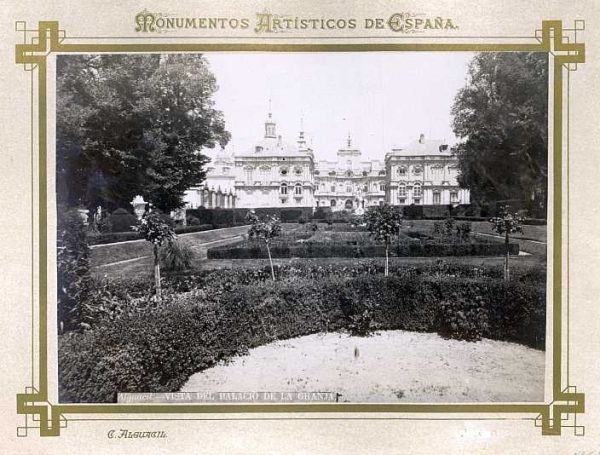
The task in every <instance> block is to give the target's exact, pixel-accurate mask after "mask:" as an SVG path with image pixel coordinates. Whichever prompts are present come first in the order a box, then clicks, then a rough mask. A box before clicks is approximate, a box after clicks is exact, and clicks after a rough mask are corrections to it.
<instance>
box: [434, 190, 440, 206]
mask: <svg viewBox="0 0 600 455" xmlns="http://www.w3.org/2000/svg"><path fill="white" fill-rule="evenodd" d="M441 202H442V197H441V195H440V192H439V191H434V192H433V203H434V204H440V203H441Z"/></svg>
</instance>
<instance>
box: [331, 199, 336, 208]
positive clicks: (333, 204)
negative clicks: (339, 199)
mask: <svg viewBox="0 0 600 455" xmlns="http://www.w3.org/2000/svg"><path fill="white" fill-rule="evenodd" d="M331 206H332V207H335V199H332V200H331Z"/></svg>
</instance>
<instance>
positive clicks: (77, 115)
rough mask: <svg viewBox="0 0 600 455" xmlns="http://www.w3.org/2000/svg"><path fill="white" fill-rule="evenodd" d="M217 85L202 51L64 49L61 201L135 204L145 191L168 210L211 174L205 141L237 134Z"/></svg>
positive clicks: (60, 103) (218, 141)
mask: <svg viewBox="0 0 600 455" xmlns="http://www.w3.org/2000/svg"><path fill="white" fill-rule="evenodd" d="M217 89H218V87H217V84H216V80H215V77H214V76H213V74H212V73H211V72H210V69H209V67H208V63H207V61H206V60H205V59H204V57H203V56H201V55H198V54H184V55H176V54H168V55H158V54H144V55H115V54H109V55H79V56H59V58H58V63H57V95H58V96H57V113H58V115H57V182H58V188H57V189H58V198H59V201H60V202H64V203H67V204H69V205H71V206H73V205H85V206H87V207H89V208H95V207H97V206H98V205H102V206H104V207H107V208H110V209H112V208H116V207H127V206H128V204H129V202H130V201H131V200H132V199H133V197H134V196H136V195H141V196H143V197H144V199H146V200H147V201H150V202H152V203H153V204H154V205H155V206H156V207H158V208H159V209H161V210H162V211H164V212H167V213H168V212H169V211H170V210H172V209H174V208H178V207H181V206H182V205H183V202H182V197H183V194H184V192H185V190H186V189H188V188H189V187H191V186H194V185H198V184H200V183H201V182H202V181H203V180H204V179H205V176H206V173H205V169H204V166H205V164H206V163H207V162H208V158H207V157H205V156H204V155H202V154H201V153H200V152H199V151H200V150H201V149H202V148H203V147H209V148H212V147H214V146H215V145H217V144H219V145H221V146H224V145H225V144H226V143H227V142H228V140H229V137H230V135H229V133H228V132H227V131H226V130H225V122H224V119H223V115H222V113H221V112H220V111H218V110H216V109H215V108H214V101H213V98H212V97H213V95H214V93H215V92H216V90H217Z"/></svg>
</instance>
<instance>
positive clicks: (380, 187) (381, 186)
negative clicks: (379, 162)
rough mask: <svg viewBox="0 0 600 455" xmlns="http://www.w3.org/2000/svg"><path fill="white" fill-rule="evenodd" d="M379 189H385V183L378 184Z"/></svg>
mask: <svg viewBox="0 0 600 455" xmlns="http://www.w3.org/2000/svg"><path fill="white" fill-rule="evenodd" d="M379 191H385V183H380V184H379Z"/></svg>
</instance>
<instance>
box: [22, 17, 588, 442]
mask: <svg viewBox="0 0 600 455" xmlns="http://www.w3.org/2000/svg"><path fill="white" fill-rule="evenodd" d="M16 25H17V26H16V30H17V31H18V32H23V33H24V36H25V44H18V45H16V63H17V64H23V65H24V68H25V70H26V71H30V72H31V73H32V74H31V77H32V99H31V103H32V104H31V108H32V113H31V119H32V125H31V131H32V133H33V132H36V133H37V134H36V135H35V137H33V136H32V138H31V140H32V150H31V152H32V160H33V162H35V163H37V173H38V174H37V175H35V174H34V175H32V178H33V181H34V182H33V187H34V188H37V195H34V196H37V199H36V200H35V202H36V205H37V213H35V214H34V219H32V222H34V220H35V222H36V226H34V229H33V232H34V233H35V239H32V240H34V242H33V245H37V248H33V247H32V249H33V255H34V258H32V264H34V265H35V264H36V262H37V264H38V265H37V266H35V267H34V270H32V272H33V276H37V284H36V286H37V295H35V296H34V295H32V298H33V302H32V310H33V311H34V312H33V314H32V315H31V316H32V318H33V319H32V329H34V331H35V333H34V334H32V350H33V352H32V384H31V386H29V387H26V388H25V393H22V394H18V395H17V412H18V413H19V414H23V415H25V418H26V424H25V426H23V427H19V428H18V429H17V434H18V435H19V436H26V435H27V434H28V429H31V428H39V430H40V435H41V436H59V435H60V431H61V428H64V427H66V424H67V421H68V417H69V416H73V420H75V419H76V416H78V415H84V416H91V415H94V414H102V415H105V416H106V415H119V414H139V415H144V416H148V418H149V419H151V418H152V417H150V416H156V415H164V414H168V415H175V414H181V415H184V414H185V415H193V414H199V415H203V416H207V415H210V414H243V413H251V414H255V415H256V414H273V413H278V414H285V413H320V414H321V416H323V414H331V413H336V414H339V413H359V414H372V413H385V414H391V413H398V414H404V415H416V414H420V415H421V416H424V415H427V416H428V417H429V416H430V418H432V419H435V418H436V417H437V416H439V417H440V418H441V417H443V414H446V415H449V414H451V415H452V416H453V417H455V418H461V416H462V417H464V418H472V417H477V416H480V415H485V414H506V415H511V416H514V415H520V416H522V417H520V418H522V419H527V420H535V423H536V426H538V425H539V426H540V427H541V429H542V434H544V435H560V434H561V429H562V427H574V429H575V434H578V435H581V434H583V427H581V426H578V425H577V423H576V420H575V416H576V414H578V413H583V412H584V395H583V393H581V392H577V391H576V389H575V387H574V386H572V385H571V384H570V381H569V378H568V349H569V346H568V317H565V315H566V314H568V287H567V286H566V283H565V280H564V275H563V268H567V273H568V255H567V254H565V249H564V245H565V238H566V240H567V252H568V230H567V229H565V225H566V224H568V219H567V218H566V217H565V214H566V213H568V211H567V210H565V209H568V186H566V187H565V181H567V183H568V175H565V172H564V169H565V163H566V169H567V172H568V142H566V141H568V130H567V126H568V117H567V111H568V84H567V80H568V72H570V71H574V70H576V69H577V64H578V63H584V62H585V48H584V45H583V44H582V43H577V42H569V41H570V40H569V39H568V37H566V36H565V33H567V32H570V31H572V32H574V33H575V34H576V32H577V31H578V30H583V21H576V23H575V28H574V29H563V27H562V22H561V21H543V23H542V29H541V31H540V34H539V35H538V33H537V32H536V35H535V37H533V38H534V41H536V40H537V42H531V43H525V44H514V43H511V44H507V43H504V44H478V43H476V42H474V43H472V44H468V43H462V42H461V43H446V42H444V43H435V39H436V38H433V37H432V38H431V41H430V42H418V43H414V42H410V43H409V42H403V41H402V40H400V39H398V40H396V41H394V42H391V43H372V44H371V43H364V42H361V43H357V44H353V43H343V44H341V43H340V44H292V43H285V44H274V43H272V42H269V43H268V44H267V43H264V44H263V43H227V44H217V43H210V44H208V43H206V44H202V43H201V44H198V43H189V42H187V43H186V42H185V41H186V40H185V39H182V41H183V42H182V43H177V44H173V43H164V44H162V43H156V42H152V43H143V42H142V43H127V44H123V43H113V44H110V43H106V42H105V41H106V40H103V42H102V43H99V44H96V43H95V44H88V43H86V44H77V43H72V42H71V41H77V39H76V38H69V39H67V38H66V34H65V33H64V31H61V30H59V24H58V22H57V21H42V22H39V25H38V30H27V27H26V24H25V23H24V22H17V24H16ZM507 38H510V37H507ZM29 39H31V41H28V40H29ZM171 39H174V38H171ZM240 40H241V39H240ZM426 41H429V40H426ZM474 41H476V40H475V39H474ZM210 51H237V52H243V51H255V52H256V51H260V52H370V51H393V52H403V51H444V52H452V51H455V52H456V51H479V52H485V51H488V52H514V51H526V52H546V53H548V54H549V55H550V56H551V58H550V59H549V65H550V68H549V74H550V78H551V79H550V80H551V87H550V92H549V98H551V100H552V104H551V105H552V108H551V110H550V112H549V115H550V119H549V120H550V123H551V125H552V131H553V133H552V139H551V143H552V147H551V150H552V162H553V169H554V172H553V179H552V186H553V188H554V191H553V200H552V203H551V204H552V213H553V219H552V225H553V235H552V244H553V250H552V251H553V253H552V264H553V268H552V276H551V282H552V335H551V337H552V342H551V346H552V390H551V396H552V399H551V400H550V401H549V402H547V403H531V404H520V403H519V404H512V403H507V404H502V403H498V404H342V403H335V404H333V403H332V404H239V405H238V404H217V405H213V404H181V405H178V404H143V405H142V404H139V405H137V404H136V405H131V404H52V403H50V402H49V400H50V398H49V397H50V396H51V394H50V393H49V380H48V378H49V372H48V371H49V369H48V363H49V361H48V359H49V355H48V352H49V351H48V345H49V342H48V333H49V330H48V328H49V320H48V315H49V314H53V313H49V311H48V303H49V299H48V288H47V282H48V276H49V274H48V245H49V244H48V239H49V237H48V207H49V206H48V186H47V182H48V178H47V177H48V174H47V172H48V136H49V135H48V125H49V121H48V113H47V109H48V93H47V87H48V81H47V69H48V59H49V58H54V57H55V54H82V53H150V52H155V53H157V52H161V53H169V52H172V53H180V52H210ZM34 81H35V82H37V84H35V83H34ZM34 94H35V95H36V99H34ZM34 113H35V114H37V118H35V115H34ZM565 179H566V180H565ZM563 188H566V192H565V191H563ZM565 234H566V235H565ZM36 252H37V254H36ZM34 259H35V260H34ZM563 284H564V285H565V286H563ZM36 286H34V288H35V287H36ZM50 300H51V302H53V301H54V299H50ZM50 324H54V321H50ZM36 371H37V377H36V375H35V372H36ZM457 415H458V417H456V416H457ZM321 416H320V417H321ZM337 418H343V417H337ZM392 418H393V417H392ZM29 419H31V421H30V420H29Z"/></svg>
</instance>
